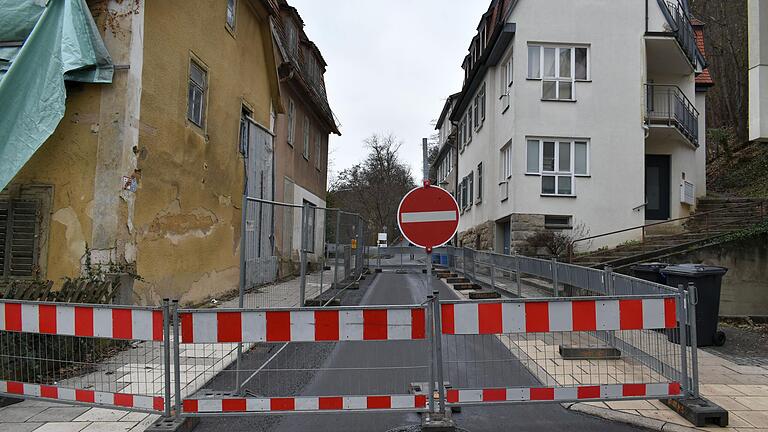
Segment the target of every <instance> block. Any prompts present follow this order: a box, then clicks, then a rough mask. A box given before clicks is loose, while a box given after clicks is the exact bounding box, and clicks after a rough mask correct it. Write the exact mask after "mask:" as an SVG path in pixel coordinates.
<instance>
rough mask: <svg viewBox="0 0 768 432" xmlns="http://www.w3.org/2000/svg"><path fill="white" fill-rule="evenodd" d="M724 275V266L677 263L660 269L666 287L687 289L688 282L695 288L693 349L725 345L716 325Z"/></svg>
mask: <svg viewBox="0 0 768 432" xmlns="http://www.w3.org/2000/svg"><path fill="white" fill-rule="evenodd" d="M727 272H728V269H727V268H725V267H718V266H709V265H703V264H679V265H672V266H668V267H667V268H665V269H663V270H661V274H662V275H663V276H664V277H666V278H667V282H666V283H667V285H669V286H672V287H677V286H679V285H682V286H683V287H685V288H686V289H687V288H688V284H689V283H691V282H693V284H694V285H695V286H696V292H697V294H698V300H699V301H698V303H697V304H696V342H697V346H700V347H703V346H712V345H716V346H722V345H723V344H724V343H725V333H723V332H722V331H719V330H717V323H718V320H719V317H720V288H721V284H722V281H723V275H725V273H727ZM688 334H689V335H690V331H689V332H688ZM689 345H690V343H689Z"/></svg>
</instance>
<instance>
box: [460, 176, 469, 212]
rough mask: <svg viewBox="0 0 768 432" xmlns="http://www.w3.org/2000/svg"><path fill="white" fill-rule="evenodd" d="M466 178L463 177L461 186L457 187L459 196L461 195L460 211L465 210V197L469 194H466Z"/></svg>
mask: <svg viewBox="0 0 768 432" xmlns="http://www.w3.org/2000/svg"><path fill="white" fill-rule="evenodd" d="M467 183H468V180H467V177H464V178H463V179H461V185H460V186H459V194H460V195H461V209H462V210H464V209H466V208H467V197H468V196H469V194H468V193H467Z"/></svg>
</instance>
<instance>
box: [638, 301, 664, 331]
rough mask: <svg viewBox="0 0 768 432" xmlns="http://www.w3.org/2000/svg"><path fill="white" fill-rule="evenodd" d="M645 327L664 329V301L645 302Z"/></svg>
mask: <svg viewBox="0 0 768 432" xmlns="http://www.w3.org/2000/svg"><path fill="white" fill-rule="evenodd" d="M643 327H644V328H664V299H645V300H643Z"/></svg>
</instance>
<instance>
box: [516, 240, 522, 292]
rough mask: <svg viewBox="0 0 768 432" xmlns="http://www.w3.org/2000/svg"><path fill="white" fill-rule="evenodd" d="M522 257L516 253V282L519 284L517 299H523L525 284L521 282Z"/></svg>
mask: <svg viewBox="0 0 768 432" xmlns="http://www.w3.org/2000/svg"><path fill="white" fill-rule="evenodd" d="M520 279H521V277H520V255H518V254H517V251H515V282H516V283H517V298H522V297H523V284H522V283H521V282H520Z"/></svg>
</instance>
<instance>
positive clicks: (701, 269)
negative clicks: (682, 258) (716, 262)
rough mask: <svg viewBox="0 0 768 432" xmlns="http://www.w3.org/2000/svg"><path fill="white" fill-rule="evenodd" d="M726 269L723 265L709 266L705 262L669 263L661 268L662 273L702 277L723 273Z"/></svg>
mask: <svg viewBox="0 0 768 432" xmlns="http://www.w3.org/2000/svg"><path fill="white" fill-rule="evenodd" d="M727 271H728V269H727V268H725V267H718V266H711V265H705V264H678V265H671V266H668V267H667V268H665V269H662V270H661V274H663V275H670V274H672V275H678V276H690V277H703V276H712V275H724V274H725V273H726V272H727Z"/></svg>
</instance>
